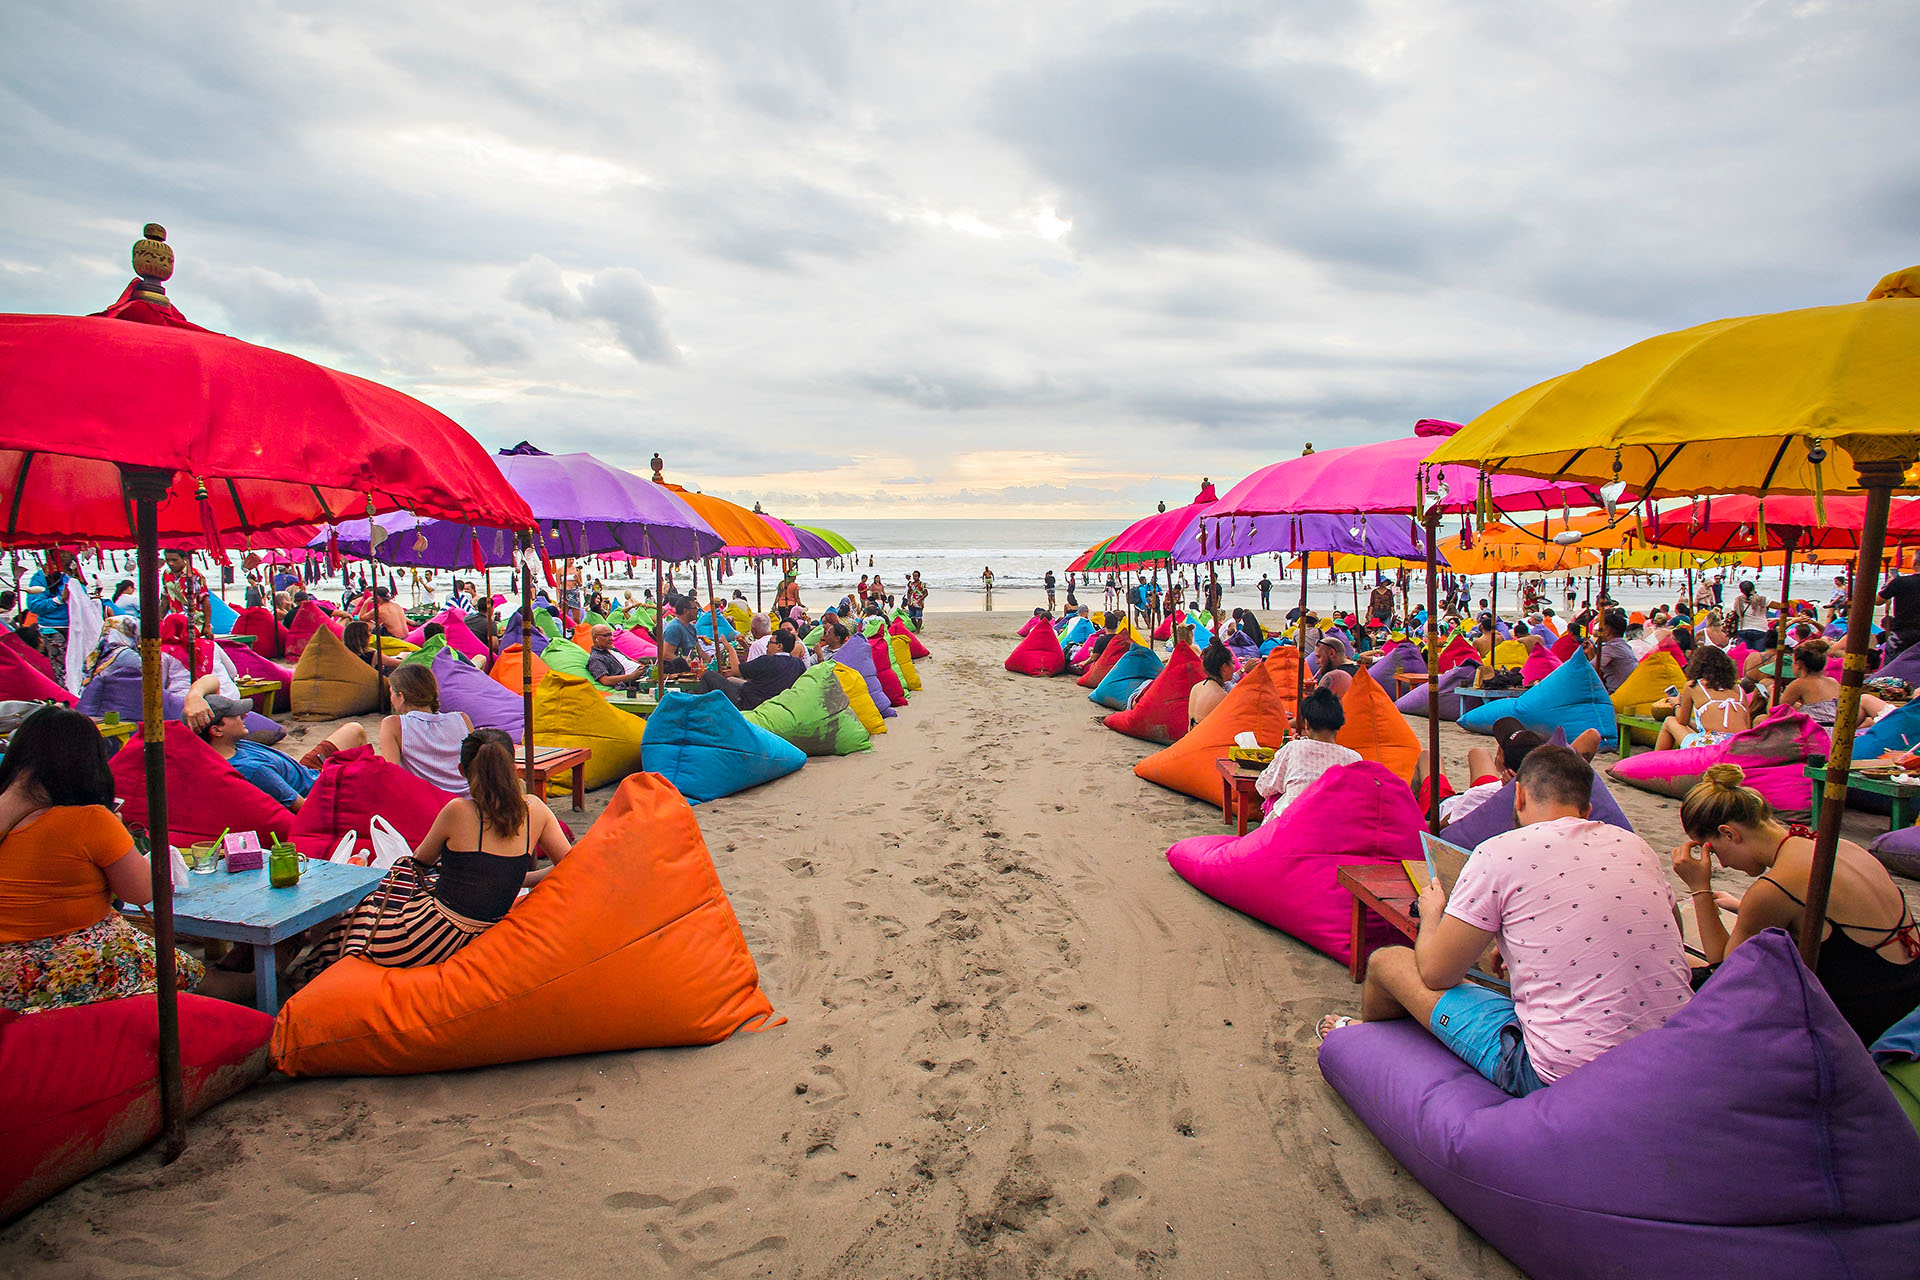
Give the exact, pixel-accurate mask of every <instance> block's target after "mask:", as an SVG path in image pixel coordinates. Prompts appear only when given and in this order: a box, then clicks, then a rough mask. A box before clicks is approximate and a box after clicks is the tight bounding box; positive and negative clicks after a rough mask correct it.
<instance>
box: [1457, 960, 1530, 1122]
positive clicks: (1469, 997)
mask: <svg viewBox="0 0 1920 1280" xmlns="http://www.w3.org/2000/svg"><path fill="white" fill-rule="evenodd" d="M1432 1029H1433V1034H1434V1038H1435V1039H1437V1040H1439V1041H1440V1043H1441V1044H1443V1045H1445V1046H1447V1048H1449V1049H1451V1050H1453V1052H1454V1053H1455V1054H1456V1055H1458V1056H1459V1058H1460V1060H1461V1061H1462V1062H1465V1063H1466V1064H1467V1065H1468V1066H1470V1067H1472V1068H1473V1069H1474V1070H1475V1071H1478V1072H1479V1073H1480V1074H1481V1075H1483V1076H1485V1077H1486V1078H1487V1079H1489V1080H1491V1081H1493V1082H1494V1083H1495V1084H1497V1085H1499V1086H1500V1087H1501V1088H1502V1089H1505V1090H1506V1091H1507V1092H1508V1093H1510V1094H1512V1095H1513V1096H1514V1097H1516V1098H1524V1097H1526V1096H1527V1095H1528V1094H1530V1093H1532V1092H1533V1091H1534V1090H1535V1089H1544V1088H1546V1087H1547V1086H1546V1081H1544V1080H1542V1079H1541V1078H1540V1077H1539V1076H1538V1075H1535V1074H1534V1070H1533V1063H1532V1061H1531V1060H1529V1059H1528V1057H1527V1042H1526V1040H1525V1039H1524V1038H1523V1037H1522V1036H1521V1034H1520V1018H1519V1015H1518V1014H1516V1013H1514V1011H1513V998H1512V997H1511V996H1509V995H1507V994H1505V993H1504V992H1500V991H1494V990H1491V989H1489V988H1487V987H1482V986H1479V985H1477V984H1475V983H1471V982H1463V983H1461V984H1460V985H1459V986H1457V987H1454V988H1452V989H1451V990H1449V991H1448V992H1447V993H1446V994H1445V995H1442V996H1441V997H1440V1001H1439V1003H1438V1004H1436V1005H1434V1006H1433V1024H1432Z"/></svg>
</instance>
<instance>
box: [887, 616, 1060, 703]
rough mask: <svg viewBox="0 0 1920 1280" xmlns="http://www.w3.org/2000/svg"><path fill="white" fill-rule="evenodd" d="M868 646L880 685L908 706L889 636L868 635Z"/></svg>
mask: <svg viewBox="0 0 1920 1280" xmlns="http://www.w3.org/2000/svg"><path fill="white" fill-rule="evenodd" d="M1035 630H1036V631H1044V630H1047V628H1045V627H1039V628H1036V629H1035ZM1053 647H1054V648H1055V649H1056V650H1058V649H1059V647H1060V642H1059V640H1057V639H1056V640H1055V641H1054V642H1053ZM867 648H869V649H871V650H872V651H873V670H874V674H875V675H877V676H879V677H880V687H881V688H882V689H885V690H886V691H887V697H888V698H890V699H892V701H893V705H894V706H896V707H904V706H906V705H907V683H906V681H905V680H904V679H903V678H902V676H901V672H900V668H899V667H897V666H895V665H894V661H893V646H892V645H891V644H889V643H888V641H887V638H886V637H885V636H883V635H882V636H868V637H867ZM1060 661H1061V664H1062V665H1063V666H1064V665H1065V663H1066V655H1065V654H1062V655H1061V657H1060ZM1053 674H1055V675H1058V674H1059V673H1058V672H1054V673H1053Z"/></svg>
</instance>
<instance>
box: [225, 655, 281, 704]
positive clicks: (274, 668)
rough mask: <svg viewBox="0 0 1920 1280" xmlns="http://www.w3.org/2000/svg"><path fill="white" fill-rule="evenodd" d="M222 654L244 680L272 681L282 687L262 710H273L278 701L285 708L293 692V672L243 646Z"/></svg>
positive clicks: (267, 700)
mask: <svg viewBox="0 0 1920 1280" xmlns="http://www.w3.org/2000/svg"><path fill="white" fill-rule="evenodd" d="M221 652H222V653H224V654H226V655H227V660H228V661H230V662H232V663H233V669H234V670H235V671H238V672H239V673H240V676H241V678H242V679H245V680H271V681H272V682H273V683H275V684H277V685H279V686H280V689H279V691H278V692H277V693H274V694H272V695H270V696H269V697H267V698H266V699H265V703H266V705H264V706H262V707H261V708H260V709H261V710H262V711H271V710H273V704H274V702H275V700H276V699H277V700H278V701H279V704H280V706H282V707H285V706H286V705H287V698H288V697H289V696H290V695H291V693H292V692H293V672H291V671H289V670H288V669H287V668H285V667H283V666H281V665H280V664H279V663H277V662H273V661H271V660H269V659H267V658H263V657H261V656H260V655H259V654H258V653H255V652H254V651H253V650H252V649H249V648H248V647H247V646H246V645H243V644H236V645H234V646H233V647H232V648H223V649H221Z"/></svg>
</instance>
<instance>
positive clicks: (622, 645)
mask: <svg viewBox="0 0 1920 1280" xmlns="http://www.w3.org/2000/svg"><path fill="white" fill-rule="evenodd" d="M613 647H614V648H615V649H617V650H619V651H620V654H621V655H622V656H623V657H625V658H627V659H629V660H630V661H633V662H652V661H653V660H654V659H655V658H657V657H659V656H660V650H659V649H657V648H655V647H654V644H653V637H652V636H650V635H648V634H647V633H646V632H644V631H616V632H614V633H613Z"/></svg>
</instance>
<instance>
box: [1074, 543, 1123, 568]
mask: <svg viewBox="0 0 1920 1280" xmlns="http://www.w3.org/2000/svg"><path fill="white" fill-rule="evenodd" d="M1112 541H1113V539H1112V538H1111V537H1107V538H1102V539H1100V541H1098V542H1096V543H1094V544H1093V545H1092V546H1090V547H1088V548H1087V549H1086V550H1085V551H1082V552H1081V553H1080V554H1079V555H1077V556H1075V557H1074V558H1073V561H1072V563H1070V564H1069V565H1067V572H1068V573H1084V572H1086V571H1087V570H1088V569H1092V568H1094V567H1095V566H1094V563H1093V562H1094V560H1095V559H1097V558H1098V557H1099V555H1100V553H1101V552H1102V551H1105V550H1106V549H1107V544H1108V543H1110V542H1112Z"/></svg>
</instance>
